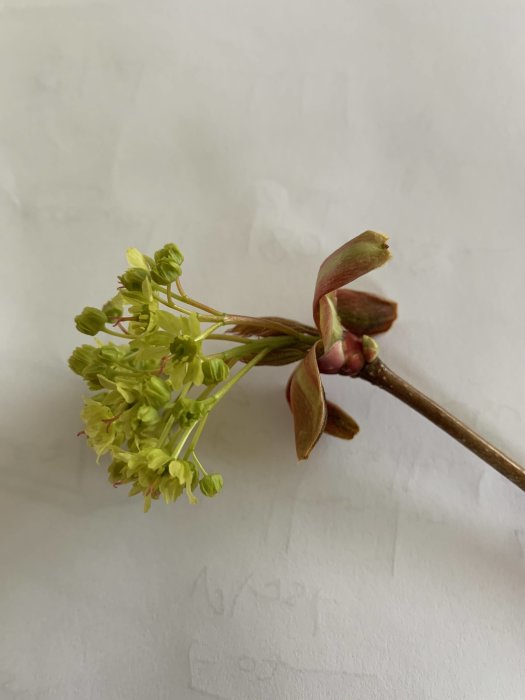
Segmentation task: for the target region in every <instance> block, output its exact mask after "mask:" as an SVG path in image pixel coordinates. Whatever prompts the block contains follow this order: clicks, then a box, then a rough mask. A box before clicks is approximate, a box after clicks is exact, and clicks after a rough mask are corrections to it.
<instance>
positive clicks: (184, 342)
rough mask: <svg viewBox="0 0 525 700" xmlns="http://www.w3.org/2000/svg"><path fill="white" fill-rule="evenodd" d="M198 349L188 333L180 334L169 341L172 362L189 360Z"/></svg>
mask: <svg viewBox="0 0 525 700" xmlns="http://www.w3.org/2000/svg"><path fill="white" fill-rule="evenodd" d="M198 350H199V346H198V345H197V342H196V341H195V340H194V339H193V338H192V337H191V336H189V335H180V336H178V337H177V338H175V340H174V341H173V342H172V343H171V345H170V352H171V354H172V355H173V360H174V362H190V361H191V360H193V358H194V357H195V355H196V354H197V352H198Z"/></svg>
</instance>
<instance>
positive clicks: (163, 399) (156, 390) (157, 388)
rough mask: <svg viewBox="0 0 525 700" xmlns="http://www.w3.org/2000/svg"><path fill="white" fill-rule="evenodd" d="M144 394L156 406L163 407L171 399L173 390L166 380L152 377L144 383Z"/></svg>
mask: <svg viewBox="0 0 525 700" xmlns="http://www.w3.org/2000/svg"><path fill="white" fill-rule="evenodd" d="M144 396H145V397H146V399H147V400H148V402H149V403H150V404H151V405H152V406H153V407H154V408H161V407H162V406H164V405H166V404H167V403H168V401H169V400H170V398H171V390H170V388H169V385H168V383H167V382H165V381H164V380H162V379H159V377H150V378H149V379H148V380H147V382H146V383H145V385H144Z"/></svg>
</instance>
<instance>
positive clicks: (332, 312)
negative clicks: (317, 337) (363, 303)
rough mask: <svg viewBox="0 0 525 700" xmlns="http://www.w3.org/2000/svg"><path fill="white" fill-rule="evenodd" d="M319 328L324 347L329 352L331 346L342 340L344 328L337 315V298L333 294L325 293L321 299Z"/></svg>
mask: <svg viewBox="0 0 525 700" xmlns="http://www.w3.org/2000/svg"><path fill="white" fill-rule="evenodd" d="M319 330H320V331H321V338H322V340H323V349H324V352H325V353H327V352H328V351H329V350H330V348H331V347H333V346H334V345H335V344H336V343H338V342H340V341H341V338H342V337H343V333H344V330H345V329H344V328H343V326H342V325H341V321H340V320H339V318H338V316H337V311H336V307H335V300H334V297H333V295H332V294H325V296H324V297H321V299H319Z"/></svg>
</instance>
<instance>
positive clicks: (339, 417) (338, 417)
mask: <svg viewBox="0 0 525 700" xmlns="http://www.w3.org/2000/svg"><path fill="white" fill-rule="evenodd" d="M326 409H327V420H326V426H325V429H324V432H325V433H328V435H333V437H338V438H341V439H342V440H351V439H352V438H353V437H355V435H357V433H358V432H359V426H358V425H357V423H356V422H355V420H354V419H353V418H352V416H349V415H348V413H346V412H345V411H343V409H342V408H340V407H339V406H337V405H336V404H335V403H332V402H331V401H327V402H326Z"/></svg>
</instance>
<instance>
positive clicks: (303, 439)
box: [287, 341, 327, 459]
mask: <svg viewBox="0 0 525 700" xmlns="http://www.w3.org/2000/svg"><path fill="white" fill-rule="evenodd" d="M318 345H319V341H318V342H317V343H316V344H315V345H314V346H313V347H312V348H311V350H310V351H309V352H308V355H307V356H306V357H305V358H304V360H303V361H302V362H301V363H300V364H299V366H298V367H297V369H296V370H295V372H294V373H293V374H292V376H291V378H290V381H289V383H288V387H287V398H288V401H289V404H290V408H291V411H292V414H293V419H294V428H295V448H296V451H297V457H298V458H299V459H307V458H308V456H309V454H310V452H311V451H312V450H313V448H314V447H315V445H316V443H317V441H318V440H319V438H320V436H321V434H322V432H323V430H324V429H325V425H326V418H327V411H326V402H325V398H324V389H323V385H322V384H321V375H320V374H319V368H318V367H317V346H318Z"/></svg>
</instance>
